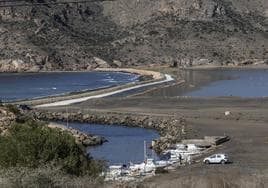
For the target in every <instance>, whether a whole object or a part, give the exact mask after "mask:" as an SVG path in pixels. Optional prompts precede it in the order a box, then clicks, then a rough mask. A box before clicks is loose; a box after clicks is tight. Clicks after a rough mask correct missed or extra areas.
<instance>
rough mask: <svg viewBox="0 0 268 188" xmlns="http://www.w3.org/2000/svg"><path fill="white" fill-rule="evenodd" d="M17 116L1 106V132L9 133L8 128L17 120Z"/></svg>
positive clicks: (2, 133)
mask: <svg viewBox="0 0 268 188" xmlns="http://www.w3.org/2000/svg"><path fill="white" fill-rule="evenodd" d="M15 119H16V116H15V114H13V113H12V112H10V111H9V110H8V109H6V108H4V107H0V134H1V135H4V134H6V133H7V130H8V128H9V127H10V126H11V124H12V123H13V122H14V121H15Z"/></svg>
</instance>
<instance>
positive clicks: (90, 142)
mask: <svg viewBox="0 0 268 188" xmlns="http://www.w3.org/2000/svg"><path fill="white" fill-rule="evenodd" d="M48 127H49V128H53V129H60V130H61V131H65V132H67V133H69V134H71V135H72V136H73V137H74V138H75V141H76V143H78V144H81V145H83V146H85V147H89V146H96V145H101V144H103V143H104V142H107V140H106V139H105V138H104V137H101V136H96V135H90V134H86V133H83V132H81V131H78V130H76V129H73V128H71V127H66V126H65V125H62V124H57V123H49V124H48Z"/></svg>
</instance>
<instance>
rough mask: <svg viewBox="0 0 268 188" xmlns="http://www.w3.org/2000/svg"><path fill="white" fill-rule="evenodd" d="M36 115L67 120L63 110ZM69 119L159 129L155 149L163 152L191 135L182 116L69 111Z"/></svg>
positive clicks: (48, 119) (47, 118) (40, 117)
mask: <svg viewBox="0 0 268 188" xmlns="http://www.w3.org/2000/svg"><path fill="white" fill-rule="evenodd" d="M35 116H36V117H37V118H39V119H42V120H46V121H66V119H67V115H66V114H65V113H61V112H49V111H36V112H35ZM68 120H69V121H76V122H81V123H96V124H107V125H114V124H116V125H123V126H129V127H142V128H148V129H155V130H158V131H159V133H160V135H161V137H160V139H159V140H156V141H155V144H154V146H153V147H154V149H155V150H156V151H157V152H161V151H163V150H165V149H167V148H168V147H170V146H171V145H172V144H174V143H177V142H179V141H180V140H181V139H183V138H186V137H187V136H189V135H190V130H189V128H188V126H187V124H186V121H185V119H184V118H182V117H177V118H170V117H168V118H165V117H151V116H140V115H134V114H130V115H125V114H117V113H116V114H82V113H79V112H78V113H69V114H68Z"/></svg>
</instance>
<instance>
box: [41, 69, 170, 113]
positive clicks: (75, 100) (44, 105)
mask: <svg viewBox="0 0 268 188" xmlns="http://www.w3.org/2000/svg"><path fill="white" fill-rule="evenodd" d="M173 80H174V79H173V78H172V77H171V76H170V75H169V74H165V80H161V81H156V82H151V83H146V84H141V85H136V86H132V87H129V88H124V89H120V90H117V91H112V92H108V93H103V94H99V95H93V96H89V97H81V98H77V99H70V100H64V101H59V102H53V103H48V104H42V105H38V106H36V108H42V107H53V106H65V105H70V104H75V103H80V102H84V101H87V100H89V99H97V98H103V97H108V96H112V95H115V94H119V93H123V92H126V91H130V90H133V89H139V88H142V87H147V86H152V85H157V84H162V83H166V82H170V81H173Z"/></svg>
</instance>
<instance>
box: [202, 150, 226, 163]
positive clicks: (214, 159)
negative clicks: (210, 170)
mask: <svg viewBox="0 0 268 188" xmlns="http://www.w3.org/2000/svg"><path fill="white" fill-rule="evenodd" d="M203 162H204V163H205V164H212V163H218V164H225V163H229V162H230V159H229V156H228V155H226V154H222V153H219V154H214V155H211V156H209V157H206V158H205V159H204V160H203Z"/></svg>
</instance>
